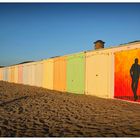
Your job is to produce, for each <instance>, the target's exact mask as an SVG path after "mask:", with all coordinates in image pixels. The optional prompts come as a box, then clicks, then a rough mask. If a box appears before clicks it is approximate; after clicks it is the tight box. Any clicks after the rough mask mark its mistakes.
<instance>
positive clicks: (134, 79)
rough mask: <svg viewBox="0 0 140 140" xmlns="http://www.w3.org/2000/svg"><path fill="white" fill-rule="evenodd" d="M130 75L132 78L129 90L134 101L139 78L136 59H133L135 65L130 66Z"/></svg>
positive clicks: (139, 69)
mask: <svg viewBox="0 0 140 140" xmlns="http://www.w3.org/2000/svg"><path fill="white" fill-rule="evenodd" d="M130 75H131V78H132V84H131V88H132V91H133V94H134V100H135V101H136V100H137V99H138V96H137V88H138V82H139V77H140V65H139V64H138V58H135V63H134V64H132V66H131V69H130Z"/></svg>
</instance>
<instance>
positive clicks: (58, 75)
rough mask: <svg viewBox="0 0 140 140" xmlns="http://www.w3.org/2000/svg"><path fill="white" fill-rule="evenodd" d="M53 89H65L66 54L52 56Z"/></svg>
mask: <svg viewBox="0 0 140 140" xmlns="http://www.w3.org/2000/svg"><path fill="white" fill-rule="evenodd" d="M54 90H58V91H66V56H64V57H57V58H54Z"/></svg>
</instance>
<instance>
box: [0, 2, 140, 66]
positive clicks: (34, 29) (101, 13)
mask: <svg viewBox="0 0 140 140" xmlns="http://www.w3.org/2000/svg"><path fill="white" fill-rule="evenodd" d="M98 39H102V40H103V41H105V42H106V44H105V47H110V46H116V45H119V44H123V43H127V42H130V41H134V40H140V4H138V3H135V4H132V3H131V4H126V3H125V4H122V3H121V4H119V3H117V4H116V3H114V4H108V3H104V4H103V3H98V4H97V3H88V4H87V3H83V4H82V3H78V4H76V3H73V4H72V3H67V4H62V3H59V4H57V3H52V4H51V3H45V4H43V3H42V4H41V3H39V4H33V3H32V4H25V3H24V4H2V3H1V4H0V65H11V64H16V63H20V62H23V61H27V60H35V61H36V60H40V59H44V58H49V57H52V56H58V55H66V54H71V53H76V52H80V51H84V50H91V49H92V48H93V42H94V41H96V40H98Z"/></svg>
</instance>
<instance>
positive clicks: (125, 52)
mask: <svg viewBox="0 0 140 140" xmlns="http://www.w3.org/2000/svg"><path fill="white" fill-rule="evenodd" d="M136 58H137V59H138V60H139V64H140V42H135V43H129V44H124V45H120V46H118V47H113V48H105V49H99V50H91V51H85V52H79V53H75V54H70V55H65V56H59V57H54V58H49V59H45V60H41V61H37V62H30V63H24V64H19V65H13V66H8V67H3V68H0V80H3V81H8V82H13V83H20V84H25V85H32V86H38V87H44V88H47V89H51V90H58V91H62V92H70V93H75V94H86V95H93V96H98V97H102V98H114V97H115V98H119V99H125V100H134V93H133V90H132V77H131V76H130V69H131V66H132V64H134V61H135V59H136ZM137 95H138V101H139V96H140V83H138V89H137Z"/></svg>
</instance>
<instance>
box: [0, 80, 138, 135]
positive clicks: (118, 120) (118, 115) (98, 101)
mask: <svg viewBox="0 0 140 140" xmlns="http://www.w3.org/2000/svg"><path fill="white" fill-rule="evenodd" d="M0 136H1V137H139V136H140V104H136V103H129V102H125V101H120V100H113V99H102V98H98V97H94V96H87V95H76V94H70V93H61V92H58V91H51V90H47V89H43V88H39V87H33V86H27V85H21V84H14V83H8V82H2V81H0Z"/></svg>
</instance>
